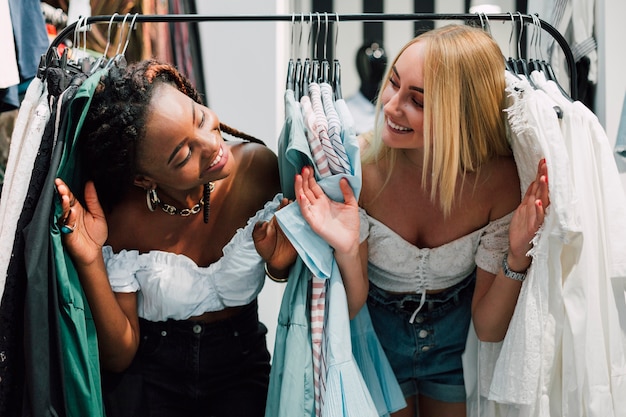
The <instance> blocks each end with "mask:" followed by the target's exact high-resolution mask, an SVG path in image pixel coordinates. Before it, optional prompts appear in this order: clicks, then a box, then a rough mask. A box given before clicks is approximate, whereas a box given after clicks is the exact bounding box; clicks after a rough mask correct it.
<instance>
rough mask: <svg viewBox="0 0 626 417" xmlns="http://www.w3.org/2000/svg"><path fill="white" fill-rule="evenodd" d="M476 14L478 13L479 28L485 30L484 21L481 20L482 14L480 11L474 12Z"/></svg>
mask: <svg viewBox="0 0 626 417" xmlns="http://www.w3.org/2000/svg"><path fill="white" fill-rule="evenodd" d="M476 14H477V15H478V20H480V28H481V29H482V30H485V22H483V14H482V12H476Z"/></svg>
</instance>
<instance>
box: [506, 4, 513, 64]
mask: <svg viewBox="0 0 626 417" xmlns="http://www.w3.org/2000/svg"><path fill="white" fill-rule="evenodd" d="M507 14H508V15H509V16H510V17H511V33H510V34H509V56H512V54H511V41H512V40H513V32H514V31H515V18H514V17H513V13H511V12H507Z"/></svg>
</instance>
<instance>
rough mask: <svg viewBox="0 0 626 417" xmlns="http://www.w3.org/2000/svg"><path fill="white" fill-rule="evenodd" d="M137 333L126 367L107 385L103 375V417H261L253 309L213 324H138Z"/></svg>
mask: <svg viewBox="0 0 626 417" xmlns="http://www.w3.org/2000/svg"><path fill="white" fill-rule="evenodd" d="M140 327H141V342H140V345H139V350H138V352H137V355H136V357H135V360H134V361H133V364H132V365H131V368H130V369H129V370H128V371H127V372H125V373H124V374H122V375H117V379H118V381H115V378H114V379H113V384H112V383H111V380H112V379H111V375H109V376H108V379H107V381H108V382H109V383H108V386H107V388H108V390H107V391H108V392H107V396H106V397H105V399H106V400H107V401H106V402H105V405H106V406H107V407H106V408H107V410H106V411H107V417H110V416H119V415H128V416H131V415H132V416H134V417H136V416H150V417H156V416H159V417H165V416H168V417H169V416H186V417H187V416H198V417H200V416H202V417H237V416H241V417H252V416H259V417H262V416H264V414H265V403H266V399H267V390H268V386H269V372H270V354H269V352H268V350H267V347H266V341H265V335H266V333H267V328H266V327H265V326H264V325H263V324H262V323H260V322H259V320H258V313H257V304H256V302H253V303H251V304H249V305H247V306H245V307H244V308H243V309H242V310H241V311H240V312H238V313H237V315H235V316H233V317H230V318H228V319H225V320H221V321H217V322H213V323H203V322H197V321H191V320H169V321H166V322H151V321H147V320H143V319H140ZM122 381H124V383H120V382H122ZM112 394H116V395H112ZM131 410H132V411H131Z"/></svg>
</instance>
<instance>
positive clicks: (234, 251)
mask: <svg viewBox="0 0 626 417" xmlns="http://www.w3.org/2000/svg"><path fill="white" fill-rule="evenodd" d="M281 198H282V195H280V194H279V195H277V196H276V197H275V198H274V200H273V201H271V202H268V203H267V204H266V205H265V207H264V208H263V209H261V210H259V211H258V212H257V213H256V215H255V216H254V217H252V218H250V219H249V220H248V222H247V224H246V226H245V227H244V228H241V229H239V230H237V232H236V233H235V236H234V237H233V238H232V239H231V241H230V242H229V243H228V244H227V245H226V246H225V247H224V249H223V256H222V257H221V258H220V259H219V260H217V261H216V262H215V263H213V264H211V265H209V266H207V267H200V266H198V265H197V264H196V263H195V262H194V261H192V260H191V259H190V258H188V257H187V256H185V255H180V254H175V253H171V252H163V251H150V252H147V253H139V252H138V251H136V250H122V251H120V252H119V253H113V250H112V248H111V247H110V246H105V247H103V249H102V253H103V255H104V261H105V264H106V268H107V272H108V275H109V282H110V283H111V288H112V289H113V291H114V292H137V302H138V305H137V309H138V315H139V317H141V318H144V319H146V320H150V321H165V320H168V319H175V320H185V319H188V318H189V317H192V316H198V315H200V314H202V313H204V312H207V311H219V310H223V309H224V308H226V307H235V306H241V305H246V304H248V303H250V302H252V301H253V300H254V299H255V298H256V297H257V295H258V294H259V292H260V291H261V288H263V283H264V280H265V271H264V268H263V259H262V258H261V257H260V256H259V254H258V253H257V251H256V249H255V247H254V242H253V241H252V230H253V228H254V224H255V223H256V222H257V221H264V220H269V219H270V218H271V217H272V216H273V215H274V213H275V211H276V209H277V208H278V205H279V202H280V199H281Z"/></svg>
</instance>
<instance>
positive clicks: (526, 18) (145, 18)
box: [46, 12, 578, 100]
mask: <svg viewBox="0 0 626 417" xmlns="http://www.w3.org/2000/svg"><path fill="white" fill-rule="evenodd" d="M320 16H323V19H324V22H336V21H338V22H354V21H361V22H383V21H417V20H464V21H480V22H481V23H486V22H489V21H490V20H496V21H510V22H511V23H514V24H516V23H521V22H523V23H525V24H526V23H528V24H535V20H536V16H532V15H529V14H522V13H518V12H516V13H494V14H489V13H480V14H473V13H461V14H445V13H444V14H442V13H408V14H386V13H359V14H337V13H328V12H312V13H301V14H289V15H197V14H178V15H139V14H137V15H126V16H124V15H113V16H91V17H88V18H86V19H84V20H83V22H82V23H81V27H82V26H83V25H85V26H86V25H89V24H91V23H104V22H106V23H109V22H116V23H121V22H128V23H131V21H133V20H134V22H170V23H177V22H180V23H182V22H188V23H194V22H195V23H197V22H259V21H272V22H278V21H284V22H293V21H294V20H295V21H298V22H309V21H313V20H318V19H319V17H320ZM538 21H539V23H540V27H541V29H543V30H545V31H546V32H548V33H549V34H550V35H551V36H552V37H553V38H554V40H555V41H556V42H557V43H558V44H559V46H560V47H561V49H562V50H563V52H564V54H565V59H566V61H567V68H568V71H569V76H570V96H571V97H572V99H574V100H576V99H577V96H578V88H577V80H576V62H575V61H574V55H573V54H572V50H571V48H570V46H569V44H568V43H567V40H566V39H565V38H564V37H563V35H562V34H561V33H560V32H559V31H558V30H557V29H556V28H555V27H554V26H552V25H550V24H549V23H548V22H546V21H544V20H542V19H538ZM79 22H80V20H79V21H77V22H73V23H71V24H70V25H68V26H67V27H65V28H64V29H63V30H62V31H61V32H60V33H59V34H58V35H57V37H56V38H55V39H54V40H53V41H52V42H51V44H50V48H49V49H48V53H47V54H46V62H51V61H50V59H51V58H52V56H51V54H52V53H54V51H55V50H56V47H57V46H58V45H59V44H60V43H61V41H63V40H64V39H66V38H67V37H69V35H71V34H72V33H73V32H74V31H75V30H76V27H77V25H78V23H79Z"/></svg>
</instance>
